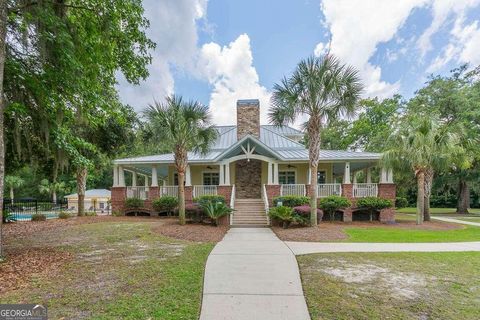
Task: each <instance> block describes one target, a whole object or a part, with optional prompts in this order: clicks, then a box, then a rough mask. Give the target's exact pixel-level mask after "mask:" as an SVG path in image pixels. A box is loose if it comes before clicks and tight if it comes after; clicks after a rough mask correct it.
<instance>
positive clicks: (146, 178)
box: [144, 175, 148, 187]
mask: <svg viewBox="0 0 480 320" xmlns="http://www.w3.org/2000/svg"><path fill="white" fill-rule="evenodd" d="M144 177H145V187H148V176H147V175H144Z"/></svg>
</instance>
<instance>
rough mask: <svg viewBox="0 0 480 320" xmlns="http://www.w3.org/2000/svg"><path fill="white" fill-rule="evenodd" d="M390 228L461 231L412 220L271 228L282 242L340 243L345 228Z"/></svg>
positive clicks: (451, 225)
mask: <svg viewBox="0 0 480 320" xmlns="http://www.w3.org/2000/svg"><path fill="white" fill-rule="evenodd" d="M352 227H353V228H375V227H379V228H392V229H410V230H452V229H461V228H463V226H462V225H459V224H454V223H446V222H441V221H426V222H424V223H423V224H422V225H417V224H416V223H415V221H413V220H397V222H396V223H392V224H387V223H380V222H378V221H374V222H340V221H338V222H329V221H323V222H321V223H319V225H318V226H317V227H301V226H291V227H289V228H288V229H283V228H282V227H279V226H274V227H272V230H273V232H275V234H276V235H277V236H278V237H279V238H280V239H281V240H283V241H306V242H315V241H340V240H346V239H348V235H347V234H346V233H345V231H344V230H345V228H352Z"/></svg>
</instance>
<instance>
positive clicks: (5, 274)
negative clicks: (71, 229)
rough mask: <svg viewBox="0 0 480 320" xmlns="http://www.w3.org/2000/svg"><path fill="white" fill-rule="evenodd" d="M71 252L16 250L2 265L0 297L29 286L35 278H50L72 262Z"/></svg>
mask: <svg viewBox="0 0 480 320" xmlns="http://www.w3.org/2000/svg"><path fill="white" fill-rule="evenodd" d="M72 258H73V255H72V254H71V253H69V252H64V251H58V250H55V249H52V248H41V249H40V248H29V249H14V250H9V251H7V253H6V260H5V262H2V263H0V295H1V294H3V293H5V292H7V291H10V290H16V289H19V288H22V287H25V286H27V285H28V284H29V283H30V281H31V279H32V278H33V277H50V276H52V275H54V274H55V273H56V272H58V271H59V269H60V267H61V266H63V265H64V264H65V263H67V262H68V261H70V260H71V259H72Z"/></svg>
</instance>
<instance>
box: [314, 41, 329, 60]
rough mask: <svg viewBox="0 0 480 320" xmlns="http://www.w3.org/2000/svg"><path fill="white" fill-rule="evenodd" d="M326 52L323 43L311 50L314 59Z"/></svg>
mask: <svg viewBox="0 0 480 320" xmlns="http://www.w3.org/2000/svg"><path fill="white" fill-rule="evenodd" d="M326 52H327V47H326V46H325V44H324V43H323V42H319V43H318V44H317V45H316V47H315V49H314V50H313V54H314V55H315V56H316V57H320V56H321V55H323V54H325V53H326Z"/></svg>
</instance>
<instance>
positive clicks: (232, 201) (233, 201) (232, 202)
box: [230, 185, 235, 225]
mask: <svg viewBox="0 0 480 320" xmlns="http://www.w3.org/2000/svg"><path fill="white" fill-rule="evenodd" d="M230 208H232V209H235V185H233V186H232V194H231V195H230ZM234 213H235V211H233V212H232V213H231V214H230V225H232V224H233V214H234Z"/></svg>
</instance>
